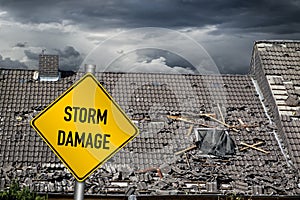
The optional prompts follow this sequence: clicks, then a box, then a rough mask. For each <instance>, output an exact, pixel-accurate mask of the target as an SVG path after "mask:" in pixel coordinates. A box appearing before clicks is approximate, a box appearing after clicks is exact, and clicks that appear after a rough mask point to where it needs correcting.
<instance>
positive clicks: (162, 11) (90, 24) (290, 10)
mask: <svg viewBox="0 0 300 200" xmlns="http://www.w3.org/2000/svg"><path fill="white" fill-rule="evenodd" d="M0 6H1V7H2V8H4V9H6V10H8V11H9V13H10V14H11V15H12V17H14V18H15V19H16V20H19V21H22V22H36V23H40V22H43V23H47V22H61V21H62V20H71V21H72V22H74V23H76V24H78V25H79V26H82V27H86V28H90V29H101V28H116V27H117V28H120V27H121V28H122V27H123V28H134V27H145V26H154V27H166V28H181V27H203V26H206V25H215V26H217V28H218V30H220V29H221V28H222V29H224V30H225V29H230V30H231V31H237V32H240V31H243V32H248V31H250V32H265V33H278V34H287V33H295V32H298V30H299V26H300V12H299V9H300V3H299V1H296V0H285V1H282V0H272V1H271V0H270V1H268V0H253V1H240V0H231V1H224V0H217V1H211V0H199V1H196V0H162V1H161V0H154V1H138V0H130V1H122V0H114V1H96V0H91V1H88V2H86V1H79V0H78V1H58V0H55V1H51V4H49V3H48V2H47V1H37V0H31V1H18V2H17V1H4V2H1V3H0ZM28 13H30V15H29V14H28ZM218 30H217V31H216V32H215V33H214V34H218ZM225 31H226V30H225Z"/></svg>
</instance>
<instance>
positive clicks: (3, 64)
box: [0, 55, 27, 69]
mask: <svg viewBox="0 0 300 200" xmlns="http://www.w3.org/2000/svg"><path fill="white" fill-rule="evenodd" d="M0 68H3V69H26V68H27V66H26V65H25V64H24V63H22V62H20V61H18V60H11V58H4V59H3V57H2V56H1V55H0Z"/></svg>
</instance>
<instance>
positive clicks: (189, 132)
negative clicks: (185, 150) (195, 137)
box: [187, 124, 194, 136]
mask: <svg viewBox="0 0 300 200" xmlns="http://www.w3.org/2000/svg"><path fill="white" fill-rule="evenodd" d="M193 128H194V125H193V124H192V125H191V126H190V128H189V130H188V132H187V135H188V136H190V135H191V133H192V131H193Z"/></svg>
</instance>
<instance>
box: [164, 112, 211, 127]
mask: <svg viewBox="0 0 300 200" xmlns="http://www.w3.org/2000/svg"><path fill="white" fill-rule="evenodd" d="M167 117H168V118H169V119H175V120H179V121H183V122H187V123H190V124H196V125H200V126H203V127H207V128H215V127H213V126H210V125H208V124H202V123H198V122H195V121H192V120H190V119H187V118H183V117H179V116H172V115H168V116H167Z"/></svg>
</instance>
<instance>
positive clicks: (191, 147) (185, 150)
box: [175, 145, 197, 155]
mask: <svg viewBox="0 0 300 200" xmlns="http://www.w3.org/2000/svg"><path fill="white" fill-rule="evenodd" d="M195 148H197V145H193V146H190V147H188V148H186V149H183V150H181V151H178V152H176V153H175V155H180V154H183V153H185V152H187V151H190V150H193V149H195Z"/></svg>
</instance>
